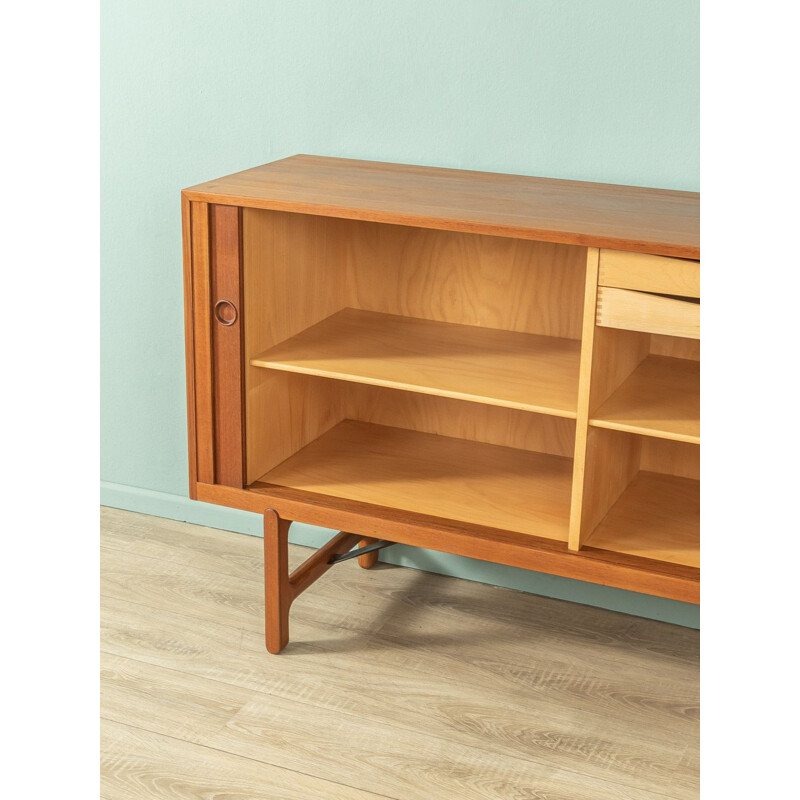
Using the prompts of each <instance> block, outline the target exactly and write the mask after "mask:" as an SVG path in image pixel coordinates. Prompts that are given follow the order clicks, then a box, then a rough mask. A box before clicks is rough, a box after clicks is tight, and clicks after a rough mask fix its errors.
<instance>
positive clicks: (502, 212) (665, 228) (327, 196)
mask: <svg viewBox="0 0 800 800" xmlns="http://www.w3.org/2000/svg"><path fill="white" fill-rule="evenodd" d="M184 196H185V197H186V199H188V200H191V201H199V202H208V203H218V204H222V205H237V206H246V207H250V208H263V209H271V210H277V211H292V212H296V213H303V214H317V215H321V216H329V217H342V218H345V219H357V220H368V221H373V222H385V223H392V224H396V225H411V226H415V227H422V228H434V229H439V230H451V231H464V232H468V233H483V234H489V235H493V236H508V237H513V238H518V239H536V240H539V241H546V242H558V243H561V244H576V245H584V246H589V247H609V248H615V249H618V250H629V251H633V252H641V253H653V254H656V255H665V256H676V257H678V258H692V259H699V258H700V224H699V222H700V195H699V194H698V193H697V192H678V191H671V190H667V189H649V188H643V187H637V186H619V185H616V184H608V183H585V182H581V181H565V180H556V179H553V178H533V177H528V176H524V175H506V174H501V173H492V172H471V171H466V170H457V169H441V168H437V167H417V166H409V165H405V164H389V163H383V162H378V161H357V160H352V159H345V158H327V157H324V156H311V155H296V156H291V157H289V158H284V159H282V160H280V161H273V162H272V163H271V164H264V165H263V166H260V167H255V168H254V169H248V170H245V171H244V172H237V173H235V174H233V175H228V176H227V177H224V178H218V179H217V180H213V181H208V182H207V183H202V184H199V185H197V186H193V187H191V188H189V189H185V190H184Z"/></svg>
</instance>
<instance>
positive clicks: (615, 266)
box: [598, 250, 700, 297]
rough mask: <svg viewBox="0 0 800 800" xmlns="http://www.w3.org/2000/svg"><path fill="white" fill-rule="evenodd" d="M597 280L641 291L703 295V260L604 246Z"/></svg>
mask: <svg viewBox="0 0 800 800" xmlns="http://www.w3.org/2000/svg"><path fill="white" fill-rule="evenodd" d="M598 283H599V284H600V285H601V286H614V287H616V288H618V289H635V290H637V291H639V292H658V293H659V294H676V295H680V296H681V297H700V262H699V261H687V260H686V259H683V258H666V257H665V256H648V255H643V254H642V253H625V252H622V251H621V250H601V251H600V275H599V280H598Z"/></svg>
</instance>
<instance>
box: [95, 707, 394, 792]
mask: <svg viewBox="0 0 800 800" xmlns="http://www.w3.org/2000/svg"><path fill="white" fill-rule="evenodd" d="M100 719H101V720H103V721H106V722H113V723H114V724H115V725H122V726H124V727H126V728H129V729H131V730H137V731H144V732H145V733H152V734H155V735H156V736H163V737H164V738H165V739H171V740H172V741H174V742H183V743H184V744H189V745H192V746H194V747H202V748H205V749H206V750H210V751H211V752H214V753H224V754H225V755H227V756H233V757H234V758H241V759H244V760H245V761H249V762H251V763H253V764H265V765H267V766H270V767H274V768H275V769H280V770H285V771H286V772H293V773H295V774H297V775H304V776H305V777H307V778H312V779H313V780H318V781H324V782H325V783H331V784H334V785H335V786H343V787H344V788H346V789H354V790H356V791H359V792H364V793H365V794H367V795H372V796H373V797H381V798H385V800H405V798H402V797H395V796H394V795H388V794H380V793H378V792H374V791H372V790H371V789H362V788H361V787H359V786H353V785H352V784H349V783H342V782H341V781H335V780H331V779H330V778H321V777H320V776H319V775H314V774H313V773H309V772H303V771H302V770H298V769H292V768H291V767H285V766H283V765H282V764H274V763H273V762H272V761H262V760H261V759H258V758H252V757H251V756H246V755H242V754H241V753H234V752H232V751H230V750H223V749H222V748H220V747H213V746H211V745H208V744H205V743H203V742H193V741H191V740H189V739H181V738H180V737H178V736H171V735H170V734H168V733H162V732H161V731H154V730H152V729H150V728H143V727H142V726H141V725H131V724H130V723H127V722H120V721H119V720H116V719H112V718H110V717H104V716H103V715H102V714H101V715H100Z"/></svg>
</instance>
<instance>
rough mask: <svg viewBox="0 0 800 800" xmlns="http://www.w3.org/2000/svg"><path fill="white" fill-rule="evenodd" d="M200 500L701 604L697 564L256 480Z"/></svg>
mask: <svg viewBox="0 0 800 800" xmlns="http://www.w3.org/2000/svg"><path fill="white" fill-rule="evenodd" d="M197 493H198V499H199V500H202V501H204V502H208V503H216V504H218V505H223V506H228V507H230V508H238V509H241V510H243V511H251V512H254V513H257V514H263V513H264V511H265V510H266V509H267V508H274V509H275V510H276V511H277V512H278V514H279V515H280V516H281V517H283V518H285V519H291V520H296V521H298V522H303V523H305V524H310V525H319V526H322V527H326V528H334V529H339V530H344V531H347V532H351V533H357V534H359V535H362V536H368V537H374V538H383V539H388V540H390V541H393V542H398V543H400V544H407V545H412V546H416V547H425V548H428V549H431V550H440V551H442V552H447V553H453V554H454V555H461V556H466V557H468V558H477V559H480V560H483V561H491V562H493V563H498V564H506V565H508V566H511V567H521V568H523V569H530V570H535V571H537V572H545V573H548V574H551V575H559V576H562V577H566V578H573V579H576V580H583V581H589V582H591V583H598V584H602V585H604V586H613V587H615V588H618V589H626V590H628V591H634V592H642V593H644V594H649V595H655V596H657V597H664V598H667V599H670V600H680V601H683V602H687V603H699V602H700V571H699V570H698V569H696V568H694V567H686V566H681V565H678V564H667V563H665V562H660V561H654V560H651V559H646V558H640V557H637V556H629V555H625V554H621V553H612V552H610V551H604V550H598V549H596V548H592V547H584V548H583V549H582V550H580V551H579V552H574V551H570V550H568V549H567V543H566V542H557V541H553V540H550V539H543V538H539V537H534V536H529V535H527V534H522V533H515V532H513V531H505V530H500V529H495V528H488V527H485V526H482V525H474V524H470V523H465V522H463V523H462V522H458V521H454V520H448V519H442V518H439V517H431V516H427V515H424V514H417V513H414V512H410V511H403V510H401V509H386V508H383V507H381V506H374V505H370V504H368V503H360V502H356V501H353V500H345V499H342V498H337V497H329V496H327V495H320V494H315V493H312V492H305V491H302V490H298V489H290V488H287V487H283V486H275V485H272V484H260V483H258V482H257V483H255V484H253V485H251V487H250V488H248V489H234V488H231V487H227V486H219V485H212V484H206V483H198V485H197Z"/></svg>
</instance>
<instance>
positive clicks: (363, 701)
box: [101, 510, 698, 800]
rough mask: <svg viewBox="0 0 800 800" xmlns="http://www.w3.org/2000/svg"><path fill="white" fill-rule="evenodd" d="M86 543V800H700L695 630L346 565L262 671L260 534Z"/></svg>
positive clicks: (293, 553)
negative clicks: (90, 546)
mask: <svg viewBox="0 0 800 800" xmlns="http://www.w3.org/2000/svg"><path fill="white" fill-rule="evenodd" d="M103 536H104V543H105V544H106V545H107V546H106V548H104V560H103V568H104V584H103V611H102V616H103V619H102V622H103V626H102V649H103V651H104V653H105V655H104V656H103V662H102V672H101V676H102V681H103V700H102V713H103V716H104V718H105V720H106V721H104V723H103V729H104V730H103V742H102V748H103V752H102V780H103V796H104V797H109V798H115V797H124V798H126V799H127V800H132V798H140V797H141V798H151V797H156V798H158V797H162V796H164V797H175V796H180V797H186V798H190V797H197V798H200V797H215V796H219V797H222V796H225V797H231V798H238V797H241V798H242V800H244V798H246V797H247V798H249V797H253V798H261V797H287V798H294V797H333V798H337V797H343V798H351V797H352V798H361V797H365V798H367V797H372V796H373V795H370V794H369V793H368V792H369V789H368V788H366V787H375V789H376V792H375V796H381V797H387V796H388V797H393V798H398V799H399V798H403V799H405V798H411V800H415V798H422V797H425V798H426V800H427V798H438V797H441V798H442V800H445V798H450V797H456V796H457V797H465V798H468V799H469V800H472V798H482V800H486V798H497V799H499V798H503V800H506V799H507V798H508V799H510V798H514V797H519V796H530V797H536V796H537V794H539V795H541V794H542V793H543V792H546V793H547V795H548V796H549V797H551V798H557V799H558V800H566V798H578V800H584V798H586V799H587V800H588V798H592V800H594V798H597V797H621V798H626V797H627V798H634V799H635V800H638V799H639V798H642V799H643V798H652V797H659V796H664V797H672V798H676V800H683V798H690V797H696V796H697V786H698V759H697V747H698V735H697V734H698V717H697V696H698V675H697V660H698V637H697V632H696V631H691V630H687V629H682V628H677V627H675V626H671V625H665V624H663V623H658V622H653V621H650V620H642V619H636V618H633V617H629V616H626V615H623V614H616V613H612V612H607V611H603V610H602V609H597V608H590V607H586V606H575V605H572V604H569V603H564V602H561V601H557V600H551V599H548V598H543V597H537V596H535V595H527V594H524V593H520V592H513V591H509V590H506V589H500V588H496V587H492V586H486V585H479V584H474V583H470V582H468V581H462V580H458V579H454V578H446V577H443V576H438V575H436V576H434V575H429V574H426V573H422V572H418V571H415V570H406V569H397V568H390V567H386V566H381V567H380V568H379V569H377V571H364V570H359V569H358V568H357V567H356V566H355V563H354V562H347V563H345V564H342V565H340V566H337V567H336V568H335V569H334V570H332V571H331V572H330V573H329V574H328V575H327V576H326V577H325V578H324V580H322V581H320V582H319V583H316V584H315V585H314V587H313V589H312V590H311V591H310V592H307V593H305V594H304V595H303V596H302V598H301V599H300V600H299V601H298V602H297V604H296V607H295V611H294V612H293V615H294V617H293V627H294V630H295V634H294V636H295V639H296V640H295V641H293V642H292V643H291V644H290V646H289V649H287V654H288V653H291V657H287V658H285V659H283V658H278V659H269V669H266V668H265V664H266V663H267V659H268V656H266V655H265V654H264V652H263V638H262V637H263V632H262V628H261V626H262V617H261V614H262V610H261V604H260V592H261V567H260V547H261V542H260V541H259V540H258V538H256V537H248V536H241V535H236V534H231V533H228V532H225V531H216V530H209V529H203V528H198V527H196V526H190V525H186V524H184V523H177V522H171V521H168V520H159V519H156V518H153V517H146V516H143V515H137V514H131V513H129V512H122V511H116V510H106V511H105V512H104V523H103ZM109 536H111V539H110V540H109V538H108V537H109ZM154 543H157V547H158V549H157V550H153V547H154ZM190 543H191V544H190ZM109 545H113V547H114V548H120V549H118V550H116V549H109V547H108V546H109ZM146 553H158V558H151V557H148V556H146V555H145V554H146ZM307 553H308V551H307V549H306V548H299V547H295V546H290V548H289V560H290V567H292V568H294V567H296V566H297V565H298V564H299V563H300V562H301V561H302V560H303V558H304V557H305V556H306V554H307ZM234 556H235V557H234ZM365 675H369V680H370V684H371V685H379V686H380V687H381V691H380V692H365V691H364V681H365ZM312 722H313V723H315V728H314V730H313V731H310V725H311V724H312ZM351 738H352V743H353V746H352V748H351V749H348V753H349V756H350V757H349V758H348V760H347V769H344V768H343V767H342V759H341V757H340V756H341V752H342V741H343V740H344V741H347V740H349V739H351ZM257 739H259V740H260V741H261V748H260V749H259V748H258V746H257V744H256V740H257ZM212 748H213V749H212ZM241 754H246V757H243V755H241ZM300 761H302V769H301V771H300V772H298V771H297V770H296V769H293V767H295V766H296V765H297V764H298V763H300ZM352 784H356V785H357V786H356V788H353V786H352ZM348 791H349V792H350V794H347V792H348ZM337 792H338V794H337Z"/></svg>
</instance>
